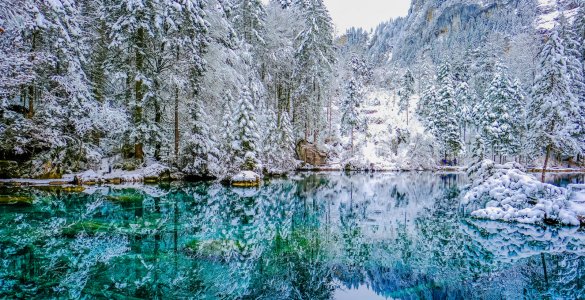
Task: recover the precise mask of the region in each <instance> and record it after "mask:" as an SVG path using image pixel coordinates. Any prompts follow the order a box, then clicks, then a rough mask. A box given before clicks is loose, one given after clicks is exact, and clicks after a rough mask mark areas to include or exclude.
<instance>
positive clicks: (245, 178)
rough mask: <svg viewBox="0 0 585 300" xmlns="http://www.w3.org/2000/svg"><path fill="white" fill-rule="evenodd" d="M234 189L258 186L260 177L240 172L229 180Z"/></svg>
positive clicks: (247, 172)
mask: <svg viewBox="0 0 585 300" xmlns="http://www.w3.org/2000/svg"><path fill="white" fill-rule="evenodd" d="M230 184H231V185H232V186H234V187H257V186H259V185H260V175H258V174H256V173H254V172H252V171H242V172H240V173H238V174H236V175H235V176H233V177H232V178H231V180H230Z"/></svg>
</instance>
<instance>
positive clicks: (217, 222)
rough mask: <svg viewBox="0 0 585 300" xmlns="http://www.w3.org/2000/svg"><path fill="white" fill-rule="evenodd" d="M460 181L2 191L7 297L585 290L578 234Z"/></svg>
mask: <svg viewBox="0 0 585 300" xmlns="http://www.w3.org/2000/svg"><path fill="white" fill-rule="evenodd" d="M550 181H551V182H554V183H556V184H558V185H566V184H567V183H570V182H573V183H579V182H583V176H582V175H554V176H553V175H551V177H550ZM465 184H466V179H465V178H464V176H463V175H456V174H436V173H429V172H421V173H417V172H412V173H375V174H374V173H359V174H351V175H346V174H342V173H327V174H319V173H317V174H315V173H300V174H297V175H294V176H291V178H289V179H274V180H271V181H269V182H265V184H264V185H263V186H262V187H261V188H259V189H236V188H228V187H224V186H222V185H219V184H214V183H200V184H186V183H171V184H168V185H160V186H142V185H137V186H132V185H123V186H109V187H87V188H86V189H85V190H84V191H83V192H80V191H65V190H63V189H61V188H58V187H26V188H7V187H3V188H0V195H3V196H0V197H2V198H0V199H4V200H3V202H0V264H1V266H0V298H35V297H36V298H110V299H128V298H149V299H152V298H158V299H175V298H194V299H583V298H585V231H583V230H581V229H579V228H570V227H541V226H532V225H523V224H508V223H500V222H491V221H480V220H476V219H471V218H469V217H467V216H466V215H464V213H463V212H462V210H461V209H460V208H459V199H460V196H462V189H463V187H464V185H465ZM9 197H12V198H9ZM7 199H8V200H7ZM9 199H12V200H9Z"/></svg>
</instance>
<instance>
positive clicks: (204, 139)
mask: <svg viewBox="0 0 585 300" xmlns="http://www.w3.org/2000/svg"><path fill="white" fill-rule="evenodd" d="M190 115H191V131H190V132H187V133H185V137H184V141H185V146H184V148H183V151H181V152H182V154H183V155H182V161H183V163H182V165H183V172H185V174H187V175H190V176H195V177H212V176H216V175H218V171H219V160H218V157H219V153H218V152H219V151H218V150H217V148H216V145H215V144H216V142H215V141H214V140H213V137H212V136H211V135H210V130H209V126H208V122H209V120H207V117H206V115H205V112H204V111H203V109H202V106H201V104H199V102H197V101H194V102H193V103H191V107H190Z"/></svg>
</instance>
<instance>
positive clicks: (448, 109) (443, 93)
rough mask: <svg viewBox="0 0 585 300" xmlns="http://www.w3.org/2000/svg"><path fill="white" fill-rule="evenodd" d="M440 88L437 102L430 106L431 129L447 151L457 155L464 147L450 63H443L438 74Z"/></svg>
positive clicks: (446, 152) (429, 124) (446, 153)
mask: <svg viewBox="0 0 585 300" xmlns="http://www.w3.org/2000/svg"><path fill="white" fill-rule="evenodd" d="M437 78H438V82H437V83H438V85H439V89H438V91H437V94H436V98H435V100H436V101H435V103H431V105H430V107H429V116H428V118H429V123H428V126H429V129H430V131H431V132H432V133H433V134H434V135H435V137H436V138H437V139H438V140H439V142H440V144H441V147H442V149H443V151H444V153H445V158H446V157H447V155H448V154H452V155H454V156H457V155H458V154H459V152H460V151H461V150H462V149H463V144H462V142H461V135H460V126H459V121H458V119H457V105H456V100H455V90H454V82H453V78H452V75H451V71H450V66H449V64H443V65H441V67H440V68H439V72H438V74H437Z"/></svg>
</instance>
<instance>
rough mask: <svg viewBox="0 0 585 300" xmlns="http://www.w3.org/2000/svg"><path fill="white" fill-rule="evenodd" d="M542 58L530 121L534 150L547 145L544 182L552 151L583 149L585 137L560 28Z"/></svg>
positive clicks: (578, 151) (543, 174) (532, 99)
mask: <svg viewBox="0 0 585 300" xmlns="http://www.w3.org/2000/svg"><path fill="white" fill-rule="evenodd" d="M539 60H540V70H541V72H540V73H539V74H537V76H536V79H535V82H534V87H533V89H532V94H531V99H530V103H529V105H528V122H529V129H530V134H531V137H530V138H531V141H532V145H533V146H534V148H535V149H539V150H540V149H543V148H544V149H543V150H544V152H545V162H544V166H543V172H542V181H543V182H544V179H545V174H546V168H547V166H548V161H549V157H550V155H551V153H553V151H558V152H562V153H566V154H570V155H574V154H577V153H581V152H582V151H583V149H582V138H581V137H579V134H581V132H579V124H583V116H582V115H581V114H580V111H579V103H578V99H577V97H575V95H574V94H573V93H572V91H571V75H570V73H569V71H568V69H567V57H566V53H565V49H564V47H563V43H562V40H561V38H560V36H559V28H558V27H555V28H554V29H553V31H552V32H551V33H550V35H549V36H548V39H547V41H546V43H545V44H544V45H543V48H542V50H541V52H540V54H539Z"/></svg>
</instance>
